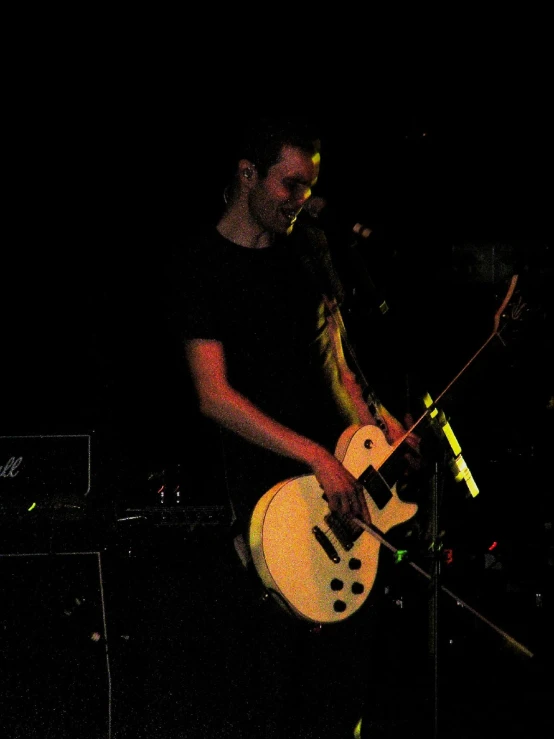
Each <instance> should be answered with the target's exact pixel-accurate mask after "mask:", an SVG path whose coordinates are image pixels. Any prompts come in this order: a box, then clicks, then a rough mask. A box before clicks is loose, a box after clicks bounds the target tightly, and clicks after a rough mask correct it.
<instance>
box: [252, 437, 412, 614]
mask: <svg viewBox="0 0 554 739" xmlns="http://www.w3.org/2000/svg"><path fill="white" fill-rule="evenodd" d="M404 454H405V450H404V448H403V445H402V444H401V445H400V446H398V447H396V448H395V447H393V446H391V445H390V444H389V443H388V442H387V440H386V438H385V435H384V433H383V432H382V431H381V429H380V428H379V427H378V426H371V425H364V426H350V427H349V428H347V429H346V430H345V431H344V432H343V433H342V435H341V436H340V438H339V441H338V443H337V447H336V450H335V456H336V457H337V459H339V460H340V461H341V462H342V464H343V465H344V466H345V467H346V469H347V470H348V471H349V472H350V473H351V474H352V475H354V477H355V478H356V479H357V480H359V481H360V482H361V483H362V485H363V487H364V491H363V495H364V497H365V501H366V504H367V507H368V510H369V513H370V515H371V521H372V523H373V525H374V526H375V527H377V528H378V529H379V530H380V531H381V532H382V533H386V532H387V531H389V530H390V529H391V528H392V527H393V526H396V525H398V524H400V523H404V522H405V521H408V520H409V519H410V518H412V516H414V515H415V513H416V511H417V505H416V504H415V503H405V502H403V501H402V500H401V499H400V498H399V496H398V494H397V492H396V481H397V480H398V478H399V474H400V469H402V468H403V467H404V466H405V465H406V461H405V459H404ZM249 544H250V550H251V552H252V558H253V560H254V565H255V567H256V570H257V571H258V574H259V576H260V577H261V579H262V581H263V583H264V585H265V586H266V588H267V589H268V590H269V591H270V592H271V593H272V594H273V595H274V596H276V597H277V599H278V600H279V601H280V602H281V604H282V605H283V606H285V607H288V608H290V609H291V610H292V611H293V612H295V613H296V615H298V616H300V617H302V618H304V619H307V620H311V621H315V622H318V623H328V622H335V621H341V620H344V619H346V618H348V617H349V616H351V615H352V614H353V613H354V612H355V611H356V610H358V608H360V606H361V605H362V603H363V602H364V601H365V600H366V598H367V596H368V595H369V593H370V591H371V589H372V587H373V583H374V581H375V577H376V575H377V564H378V559H379V546H380V545H379V542H378V540H377V539H375V538H374V537H372V536H368V535H367V534H366V533H364V530H363V529H362V528H361V527H360V526H359V525H358V524H357V523H356V522H355V521H353V520H352V518H351V517H347V516H342V515H340V514H339V513H336V512H331V511H330V509H329V506H328V504H327V502H326V500H325V498H324V497H323V491H322V489H321V486H320V484H319V482H318V481H317V478H316V477H315V475H300V476H298V477H294V478H291V479H289V480H286V481H284V482H281V483H278V484H277V485H275V486H274V487H272V488H271V489H270V490H268V491H267V492H266V493H265V495H263V496H262V498H260V500H259V501H258V503H257V504H256V507H255V509H254V512H253V514H252V518H251V521H250V531H249Z"/></svg>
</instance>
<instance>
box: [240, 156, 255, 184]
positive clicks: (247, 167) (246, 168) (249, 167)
mask: <svg viewBox="0 0 554 739" xmlns="http://www.w3.org/2000/svg"><path fill="white" fill-rule="evenodd" d="M239 169H240V176H241V177H244V178H245V179H246V180H251V179H252V177H254V174H255V172H256V167H255V165H254V164H252V163H251V162H249V161H248V159H241V160H240V162H239Z"/></svg>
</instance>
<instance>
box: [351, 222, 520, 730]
mask: <svg viewBox="0 0 554 739" xmlns="http://www.w3.org/2000/svg"><path fill="white" fill-rule="evenodd" d="M358 227H359V229H358V230H356V229H357V228H358ZM354 231H355V233H357V234H358V235H361V236H362V237H363V238H367V237H368V236H369V235H370V234H371V231H370V230H369V229H365V230H364V227H363V226H361V224H356V226H355V227H354ZM349 253H350V255H351V256H352V257H353V259H354V263H355V268H356V274H357V276H358V279H359V280H361V283H360V284H361V285H362V287H363V289H364V290H365V293H366V294H367V295H368V296H370V298H371V303H372V305H371V308H372V309H373V310H375V308H377V309H378V310H379V312H380V313H381V315H385V314H386V313H387V311H388V309H389V308H388V305H387V303H386V301H385V300H384V299H383V298H382V296H381V295H380V294H379V292H378V290H377V288H376V286H375V284H374V282H373V280H372V279H371V277H370V276H369V273H368V271H367V268H366V265H365V263H364V260H363V259H362V258H361V256H360V254H359V252H358V251H357V249H356V239H355V240H354V241H353V243H351V245H350V249H349ZM517 280H518V275H514V276H513V277H512V278H511V282H510V285H509V288H508V291H507V294H506V296H505V298H504V300H503V301H502V303H501V305H500V307H499V308H498V310H497V312H496V314H495V316H494V328H493V331H492V333H491V335H490V336H489V337H488V339H487V340H486V341H485V343H484V344H483V345H482V346H481V347H480V348H479V349H478V350H477V352H476V353H475V354H474V355H473V357H471V359H470V360H469V361H468V362H467V363H466V365H465V366H464V367H463V368H462V370H461V371H460V372H459V373H458V374H457V375H456V376H455V377H454V379H453V380H452V381H451V382H450V383H449V384H448V385H447V386H446V388H445V389H444V390H443V392H441V393H440V395H439V396H438V397H437V399H436V401H435V402H434V403H433V402H431V403H430V404H428V406H427V409H426V411H425V412H424V413H423V414H422V416H421V417H420V418H419V419H418V420H417V421H416V422H415V423H413V424H412V426H411V428H409V429H408V430H407V431H406V433H405V435H404V436H403V437H402V438H401V439H400V440H399V441H398V442H397V444H395V448H397V447H398V446H399V445H400V444H402V443H403V442H404V441H405V439H406V438H407V437H408V435H409V434H410V433H412V432H413V431H414V430H415V429H416V427H418V426H419V424H420V423H421V422H422V421H423V420H424V419H426V418H428V417H430V418H433V417H434V416H435V415H436V414H437V412H438V411H437V408H436V403H437V402H438V401H439V400H440V399H441V398H443V397H444V395H445V394H446V393H447V392H448V391H449V390H450V388H451V387H452V385H453V384H454V383H455V382H456V381H457V379H458V378H459V377H460V376H461V375H462V374H463V372H464V371H465V369H466V368H467V367H468V366H469V365H470V364H471V363H472V362H473V360H474V359H475V358H476V357H477V356H478V355H479V354H480V353H481V352H482V351H483V350H484V348H485V347H486V346H487V345H488V344H489V342H490V341H491V340H492V339H493V338H494V337H498V338H499V339H500V340H501V341H502V336H501V333H500V331H501V329H500V322H501V319H502V318H504V317H505V315H506V313H507V312H508V306H509V305H510V311H511V315H510V316H509V317H511V318H515V319H516V320H518V319H519V318H521V311H522V306H523V307H524V305H523V304H522V303H521V300H519V303H518V301H517V300H516V302H515V306H512V305H511V301H512V298H513V295H514V292H515V288H516V284H517ZM508 314H509V312H508ZM342 329H344V326H342ZM342 334H343V338H345V337H346V334H345V331H344V330H343V331H342ZM345 340H346V339H345ZM346 346H347V347H348V349H349V352H350V355H351V356H352V358H353V360H354V362H355V364H356V366H357V369H358V373H359V377H360V378H361V380H362V382H363V384H364V385H365V388H364V391H365V394H366V399H367V398H369V401H370V407H372V406H376V404H377V399H376V398H375V397H374V396H373V394H372V392H371V390H370V388H369V385H368V383H367V382H366V380H365V378H364V375H363V373H362V372H361V369H360V367H359V363H358V362H357V359H356V354H355V352H354V351H353V348H352V347H351V346H350V344H349V342H348V340H346ZM431 426H432V428H433V429H434V430H435V431H436V432H437V433H438V435H439V436H441V437H442V436H444V439H448V441H449V442H450V445H451V447H452V449H453V450H454V456H453V457H452V460H451V461H452V462H454V466H456V465H457V468H458V473H459V474H458V476H457V477H456V479H457V480H460V479H462V477H463V476H464V475H462V474H461V472H460V470H461V469H462V464H463V467H465V469H466V472H467V473H469V470H467V467H466V466H465V463H464V462H463V459H462V457H461V454H460V453H459V451H460V450H459V449H454V446H453V444H452V437H451V436H447V433H446V431H447V429H445V428H444V426H446V427H449V424H443V431H444V434H442V433H441V432H440V429H439V427H438V426H437V424H436V423H435V422H433V421H432V422H431ZM450 431H451V430H450ZM452 436H453V435H452ZM391 453H392V451H391ZM447 463H448V462H447V459H446V453H445V457H444V460H443V463H442V465H441V464H439V462H438V457H437V458H435V461H434V470H433V474H432V476H431V483H430V485H431V493H430V495H431V500H430V504H431V520H430V535H431V542H432V552H433V559H432V564H431V572H430V573H428V572H426V571H425V570H423V569H422V568H420V567H419V566H418V565H417V564H416V563H415V562H413V561H411V560H405V559H404V558H402V555H403V554H404V553H403V552H402V553H401V552H400V551H399V550H398V549H396V548H395V547H394V546H393V545H392V544H391V543H390V542H389V541H387V540H386V539H385V537H384V536H383V534H382V533H381V532H380V531H379V530H378V529H377V528H376V527H374V526H371V525H368V524H366V523H365V522H364V521H362V520H360V519H358V518H356V517H354V518H353V520H354V521H355V523H357V524H358V525H359V526H360V527H361V528H362V529H364V530H366V531H367V532H368V533H370V534H371V535H372V536H373V537H375V538H376V539H377V540H378V541H379V542H380V543H381V544H383V545H384V546H385V547H387V548H388V549H389V550H390V551H392V552H393V554H394V555H395V556H396V559H397V561H400V558H402V561H406V562H407V564H408V565H409V566H410V567H412V568H413V569H415V570H416V571H417V572H418V573H419V574H421V575H422V576H423V577H425V578H426V579H427V580H429V581H430V583H431V587H430V594H431V595H430V601H429V631H428V648H429V656H430V659H431V662H432V670H431V673H432V725H433V729H432V731H433V734H432V736H433V739H438V737H439V728H440V725H439V724H440V722H439V715H440V713H439V679H438V677H439V644H440V642H439V600H440V595H441V593H445V594H446V595H448V596H450V597H451V598H453V599H454V600H455V601H456V603H457V605H459V606H461V607H463V608H465V609H466V610H467V611H469V612H470V613H472V614H473V615H474V616H476V617H477V618H479V619H480V620H481V621H482V622H483V623H485V624H486V625H487V626H489V627H490V628H491V629H493V630H494V631H496V633H498V634H500V635H501V636H502V637H503V638H504V639H505V640H506V641H508V642H509V643H510V644H511V645H512V646H514V647H516V648H517V649H519V650H520V651H521V652H522V653H523V654H525V655H526V656H528V657H533V653H532V652H531V651H530V650H529V649H528V648H527V647H525V646H524V645H523V644H521V643H520V642H518V641H516V639H514V638H513V637H512V636H510V635H509V634H508V633H507V632H505V631H503V630H502V629H501V628H499V627H498V626H497V625H495V624H494V623H492V622H491V621H490V620H488V619H487V618H485V616H483V615H482V614H481V613H479V612H478V611H476V610H475V609H474V608H472V607H471V606H470V605H469V604H468V603H466V602H465V601H463V600H462V599H461V598H460V597H459V596H458V595H456V594H455V593H453V592H452V591H451V590H449V589H447V588H446V587H444V585H442V583H441V582H440V579H441V556H440V546H439V544H438V542H439V538H440V526H439V521H440V510H439V508H440V506H439V500H440V497H441V495H440V492H441V489H442V486H443V484H444V474H443V467H444V466H445V465H446V464H447ZM460 463H462V464H460ZM466 481H467V482H468V487H469V488H470V492H471V493H472V495H476V494H477V493H478V490H477V489H476V487H475V484H474V482H473V479H472V478H471V475H470V474H469V477H468V476H466Z"/></svg>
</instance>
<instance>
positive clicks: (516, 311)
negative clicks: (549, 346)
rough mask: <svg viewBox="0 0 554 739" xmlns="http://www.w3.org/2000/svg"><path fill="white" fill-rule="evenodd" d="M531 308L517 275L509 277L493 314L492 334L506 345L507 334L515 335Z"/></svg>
mask: <svg viewBox="0 0 554 739" xmlns="http://www.w3.org/2000/svg"><path fill="white" fill-rule="evenodd" d="M530 311H531V308H530V306H529V304H528V303H527V301H526V298H525V297H524V295H523V290H522V286H521V280H520V276H519V275H513V276H512V277H511V279H510V282H509V285H508V290H507V292H506V294H505V295H504V298H503V300H502V302H501V304H500V306H499V308H498V310H497V311H496V313H495V315H494V331H493V335H496V336H498V338H499V339H500V341H501V342H502V343H503V344H504V345H506V343H507V340H508V338H509V334H510V333H512V334H513V335H517V334H518V333H519V330H520V328H521V326H522V324H523V323H524V322H525V320H526V319H527V318H528V317H529V314H530Z"/></svg>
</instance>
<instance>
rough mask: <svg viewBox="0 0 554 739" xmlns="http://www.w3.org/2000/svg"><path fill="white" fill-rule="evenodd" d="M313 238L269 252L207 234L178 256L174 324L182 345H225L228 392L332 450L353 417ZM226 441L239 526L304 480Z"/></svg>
mask: <svg viewBox="0 0 554 739" xmlns="http://www.w3.org/2000/svg"><path fill="white" fill-rule="evenodd" d="M310 234H312V236H313V233H312V231H311V230H310V231H308V230H307V229H304V228H298V229H295V231H294V232H293V233H292V234H291V235H290V236H288V237H283V238H282V239H279V240H278V241H277V242H276V243H275V244H274V245H273V246H271V247H268V248H265V249H248V248H245V247H242V246H238V245H236V244H234V243H232V242H230V241H228V240H227V239H225V238H223V237H222V236H221V235H220V234H219V233H218V232H217V230H216V229H210V230H209V231H208V232H206V233H205V234H204V235H202V236H201V238H199V240H198V241H197V242H196V243H195V244H194V245H193V246H192V247H190V248H189V249H186V250H183V251H181V252H180V253H179V254H177V255H176V259H175V261H174V268H173V276H172V277H173V280H174V283H175V287H176V289H175V298H176V299H175V302H174V305H173V309H172V320H173V321H174V325H175V328H176V331H177V332H178V334H179V340H180V341H184V340H186V339H191V338H203V339H215V340H218V341H221V342H222V344H223V347H224V351H225V358H226V363H227V374H228V380H229V383H230V384H231V385H232V387H234V388H235V389H236V390H238V391H239V392H241V393H242V394H243V395H245V396H246V397H247V398H248V399H249V400H250V401H252V402H253V403H255V404H256V405H257V406H258V407H259V408H260V409H261V410H262V411H264V412H265V413H267V414H268V415H270V416H271V417H273V418H274V419H276V420H277V421H279V422H280V423H282V424H284V425H286V426H288V427H289V428H291V429H293V430H294V431H297V432H299V433H301V434H303V435H305V436H307V437H309V438H311V439H314V440H316V441H318V442H319V443H321V444H323V445H325V446H326V447H327V448H328V449H330V450H331V451H333V450H334V448H335V445H336V442H337V440H338V437H339V436H340V434H341V433H342V431H344V429H345V428H346V427H347V426H348V425H350V424H351V423H353V422H355V418H354V417H353V416H352V411H351V409H350V406H349V405H348V404H347V403H346V402H345V396H344V389H343V388H342V386H341V384H340V381H339V376H338V369H337V365H336V360H335V356H334V352H333V350H332V345H331V341H330V336H329V332H328V328H327V322H326V317H325V302H324V298H323V294H322V290H326V292H329V289H328V288H329V287H330V285H331V283H330V282H329V281H328V280H329V275H328V272H327V270H326V269H324V268H323V267H322V266H321V265H323V264H328V262H327V260H328V253H327V252H326V251H325V250H326V242H325V241H324V240H322V239H321V235H319V238H318V239H317V241H314V239H313V238H312V239H310V238H308V237H309V235H310ZM314 265H315V266H314ZM316 275H317V277H316ZM335 277H336V276H335ZM336 284H337V283H336V282H335V283H333V285H334V286H336ZM222 439H223V442H224V443H223V453H224V455H225V459H224V469H225V478H226V482H227V484H228V488H229V494H230V497H231V501H232V504H233V507H234V509H235V512H236V513H237V515H238V516H239V518H241V519H243V520H245V518H247V517H249V515H250V513H251V510H252V508H253V506H254V504H255V502H256V501H257V500H258V499H259V498H260V497H261V495H263V493H264V492H266V490H267V489H268V488H269V487H271V486H272V485H274V484H276V483H278V482H280V481H281V480H284V479H287V478H289V477H292V476H294V475H296V474H301V473H306V472H308V470H306V469H304V468H302V467H301V466H300V465H299V464H297V463H294V462H292V461H291V460H287V459H286V458H283V457H281V456H280V455H276V454H275V453H273V452H268V451H265V450H263V449H261V448H259V447H258V446H256V445H252V444H250V443H247V442H245V441H244V440H243V439H241V438H240V437H238V436H237V435H235V434H231V433H227V432H222Z"/></svg>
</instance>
